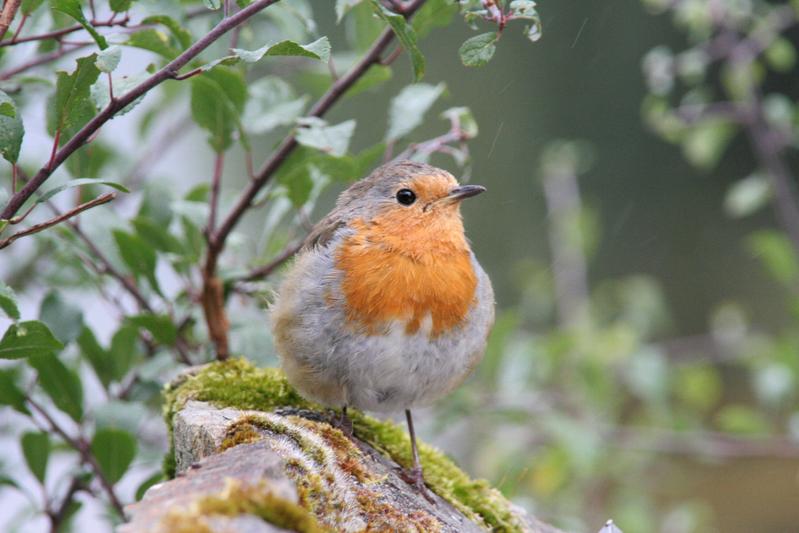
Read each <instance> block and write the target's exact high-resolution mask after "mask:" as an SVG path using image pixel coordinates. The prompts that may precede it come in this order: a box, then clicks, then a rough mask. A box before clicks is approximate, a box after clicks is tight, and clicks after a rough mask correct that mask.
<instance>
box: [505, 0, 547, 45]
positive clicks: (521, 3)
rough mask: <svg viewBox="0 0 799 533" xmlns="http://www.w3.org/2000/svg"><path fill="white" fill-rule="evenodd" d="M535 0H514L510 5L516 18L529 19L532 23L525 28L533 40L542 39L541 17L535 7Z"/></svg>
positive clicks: (511, 12)
mask: <svg viewBox="0 0 799 533" xmlns="http://www.w3.org/2000/svg"><path fill="white" fill-rule="evenodd" d="M535 6H536V3H535V2H534V1H533V0H513V1H512V2H511V3H510V5H509V6H508V7H509V10H510V14H511V16H512V17H513V18H514V19H527V20H529V21H532V24H531V25H530V26H528V27H527V29H526V30H525V32H526V35H527V38H528V39H530V40H531V41H532V42H536V41H538V40H539V39H541V18H540V17H539V16H538V11H537V10H536V8H535Z"/></svg>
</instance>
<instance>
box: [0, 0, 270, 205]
mask: <svg viewBox="0 0 799 533" xmlns="http://www.w3.org/2000/svg"><path fill="white" fill-rule="evenodd" d="M277 1H279V0H256V1H255V2H253V3H252V4H250V5H249V6H247V7H245V8H244V9H242V10H241V11H239V12H238V13H236V14H235V15H233V16H231V17H228V18H226V19H224V20H223V21H221V22H220V23H219V24H217V25H216V26H214V28H213V29H211V31H209V32H208V33H207V34H206V35H205V36H204V37H202V38H201V39H199V40H198V41H197V42H195V43H194V44H193V45H191V46H190V47H189V48H188V49H187V50H186V51H184V52H183V53H182V54H180V55H179V56H178V57H176V58H175V59H174V60H172V61H170V62H169V63H167V65H166V66H164V67H163V68H162V69H160V70H159V71H158V72H156V73H155V74H153V75H152V76H150V77H149V78H147V79H146V80H144V81H143V82H142V83H140V84H139V85H137V86H136V87H134V88H133V89H131V90H130V91H129V92H127V93H126V94H124V95H122V96H120V97H119V98H117V99H116V100H113V101H111V102H110V103H109V104H108V106H107V107H106V108H105V109H103V110H102V111H101V112H100V113H98V114H97V115H95V117H94V118H93V119H92V120H90V121H89V122H88V123H87V124H86V125H85V126H83V128H81V129H80V131H78V132H77V133H76V134H75V135H74V136H73V137H72V138H71V139H70V140H69V141H68V142H67V143H66V144H64V146H63V147H62V148H61V149H60V150H59V151H58V152H57V153H56V155H55V158H54V159H53V161H52V164H51V165H47V166H45V167H42V168H41V169H40V170H39V172H37V173H36V175H35V176H34V177H33V179H31V180H30V181H29V182H28V183H27V184H26V185H25V187H23V188H22V189H20V190H19V191H18V192H17V193H16V194H14V195H13V196H12V197H11V199H10V200H9V202H8V204H7V205H6V206H5V208H4V209H3V211H2V213H0V219H5V220H8V219H10V218H11V217H13V216H14V215H15V214H16V212H17V211H18V210H19V208H20V207H21V206H22V204H24V203H25V201H26V200H27V199H28V198H30V197H31V196H32V195H33V193H34V192H35V191H36V190H37V189H38V188H39V187H41V186H42V184H43V183H44V182H45V181H47V179H48V178H49V177H50V175H51V174H52V172H53V171H54V170H55V169H56V168H58V167H59V166H60V165H61V163H63V162H64V161H65V160H66V159H67V158H68V157H69V156H71V155H72V154H73V153H74V152H75V150H77V149H78V148H80V147H81V146H83V144H84V143H86V142H87V141H88V139H89V138H90V137H91V136H92V135H94V134H95V133H96V132H97V131H98V130H99V129H100V128H101V127H102V126H103V125H104V124H105V123H106V122H108V121H109V120H111V119H112V118H114V116H115V115H116V114H117V113H118V112H119V111H120V110H122V109H124V108H125V107H127V106H128V105H129V104H130V103H132V102H133V101H135V100H136V99H137V98H139V97H140V96H142V95H144V94H146V93H147V92H149V91H150V90H152V89H153V88H155V87H156V86H158V85H160V84H161V83H163V82H164V81H166V80H168V79H173V78H175V77H176V76H178V71H179V70H180V69H181V68H183V67H184V66H185V65H186V64H187V63H188V62H189V61H191V60H192V59H194V58H195V57H197V56H198V55H199V54H200V53H201V52H202V51H203V50H205V49H206V48H208V47H209V46H210V45H211V44H213V43H214V42H216V41H217V40H218V39H219V38H220V37H222V36H223V35H224V34H225V33H227V32H228V31H229V30H231V29H232V28H235V27H236V26H238V25H239V24H242V23H243V22H244V21H246V20H247V19H249V18H250V17H252V16H253V15H255V14H256V13H258V12H260V11H262V10H264V9H266V8H267V7H269V6H271V5H272V4H274V3H276V2H277Z"/></svg>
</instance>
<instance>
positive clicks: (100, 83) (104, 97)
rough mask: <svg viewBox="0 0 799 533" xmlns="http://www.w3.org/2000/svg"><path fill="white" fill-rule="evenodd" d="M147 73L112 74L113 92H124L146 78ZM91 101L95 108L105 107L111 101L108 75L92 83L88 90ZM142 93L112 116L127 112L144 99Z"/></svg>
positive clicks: (119, 115)
mask: <svg viewBox="0 0 799 533" xmlns="http://www.w3.org/2000/svg"><path fill="white" fill-rule="evenodd" d="M148 77H149V75H148V74H147V73H146V72H139V73H137V74H131V75H130V76H114V78H113V84H114V94H117V95H119V94H125V93H127V92H128V91H130V90H131V89H133V88H134V87H136V86H137V85H139V84H140V83H141V82H143V81H144V80H146V79H147V78H148ZM90 93H91V97H92V102H94V105H95V107H97V109H105V108H106V107H108V104H110V103H111V92H110V91H109V89H108V77H107V76H103V77H102V78H100V79H99V80H97V83H95V84H94V85H92V88H91V90H90ZM144 96H145V95H144V94H142V95H141V96H139V97H138V98H136V99H135V100H133V101H132V102H131V103H129V104H128V105H126V106H125V107H123V108H122V109H120V110H119V111H117V113H116V114H115V115H114V116H117V117H121V116H122V115H125V114H127V113H129V112H130V111H131V110H132V109H133V108H135V107H136V106H137V105H139V104H140V103H141V102H142V100H144Z"/></svg>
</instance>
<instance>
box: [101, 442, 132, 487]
mask: <svg viewBox="0 0 799 533" xmlns="http://www.w3.org/2000/svg"><path fill="white" fill-rule="evenodd" d="M91 451H92V455H93V456H94V458H95V459H96V460H97V464H98V465H100V470H101V471H102V473H103V476H104V477H105V478H106V479H107V480H108V482H109V483H111V484H112V485H113V484H115V483H116V482H117V481H119V480H120V479H122V476H124V475H125V472H127V470H128V467H129V466H130V464H131V463H132V462H133V459H134V458H135V457H136V439H135V438H134V437H133V435H131V434H130V433H128V432H127V431H124V430H122V429H116V428H101V429H98V430H97V432H96V433H95V434H94V438H92V443H91Z"/></svg>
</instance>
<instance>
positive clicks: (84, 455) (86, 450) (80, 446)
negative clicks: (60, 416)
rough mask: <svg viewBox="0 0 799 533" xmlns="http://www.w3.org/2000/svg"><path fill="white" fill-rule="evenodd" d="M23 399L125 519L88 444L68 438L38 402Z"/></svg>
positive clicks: (27, 397)
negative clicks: (89, 471) (77, 457)
mask: <svg viewBox="0 0 799 533" xmlns="http://www.w3.org/2000/svg"><path fill="white" fill-rule="evenodd" d="M25 399H26V401H27V402H28V404H29V405H30V406H31V407H32V408H33V410H34V411H36V412H37V413H39V415H41V417H42V418H44V419H45V421H46V422H47V425H48V426H49V427H50V430H51V431H53V432H54V433H57V434H58V435H59V436H60V437H61V438H62V439H63V440H64V442H66V443H67V444H68V445H69V446H70V447H71V448H73V449H74V450H75V451H77V452H78V454H80V457H81V460H82V461H83V462H84V463H85V464H87V465H89V467H90V468H91V469H92V471H93V472H94V475H95V476H96V478H97V480H98V481H99V482H100V486H102V487H103V491H105V493H106V495H107V496H108V499H109V500H110V502H111V505H112V506H113V507H114V509H115V510H116V512H117V513H119V516H121V517H122V518H125V507H124V506H123V505H122V502H120V500H119V498H118V497H117V495H116V492H115V491H114V486H113V484H112V483H111V482H109V481H108V478H106V477H105V474H103V470H102V468H100V465H99V464H98V463H97V459H95V458H94V455H92V451H91V447H90V446H89V443H88V442H86V439H84V438H83V436H81V435H78V436H77V437H72V436H70V435H69V434H68V433H67V432H66V430H65V429H64V428H63V427H61V425H60V424H59V423H58V422H56V421H55V419H54V418H53V417H52V416H51V415H50V413H48V412H47V410H46V409H44V407H42V406H41V405H40V404H39V402H37V401H35V400H34V399H33V398H32V397H31V396H30V395H27V396H26V398H25Z"/></svg>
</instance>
